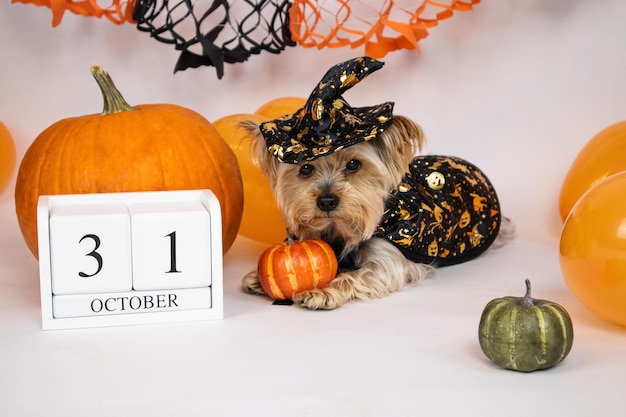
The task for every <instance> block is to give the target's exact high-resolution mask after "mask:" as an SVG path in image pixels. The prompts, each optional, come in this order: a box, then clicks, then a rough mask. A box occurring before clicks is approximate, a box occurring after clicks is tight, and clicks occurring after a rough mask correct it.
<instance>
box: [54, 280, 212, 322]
mask: <svg viewBox="0 0 626 417" xmlns="http://www.w3.org/2000/svg"><path fill="white" fill-rule="evenodd" d="M52 305H53V311H54V317H55V318H66V317H88V316H106V315H114V314H137V313H154V312H162V311H180V310H194V309H207V308H211V288H210V287H204V288H187V289H174V290H156V291H129V292H122V293H107V294H78V295H55V296H54V297H53V298H52Z"/></svg>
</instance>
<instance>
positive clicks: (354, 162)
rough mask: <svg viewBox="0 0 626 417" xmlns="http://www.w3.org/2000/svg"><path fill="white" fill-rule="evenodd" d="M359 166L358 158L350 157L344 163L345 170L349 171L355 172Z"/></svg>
mask: <svg viewBox="0 0 626 417" xmlns="http://www.w3.org/2000/svg"><path fill="white" fill-rule="evenodd" d="M359 168H361V161H359V160H358V159H351V160H349V161H348V163H347V164H346V171H347V172H349V173H353V172H357V171H358V170H359Z"/></svg>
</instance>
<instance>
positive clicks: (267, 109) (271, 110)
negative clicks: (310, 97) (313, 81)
mask: <svg viewBox="0 0 626 417" xmlns="http://www.w3.org/2000/svg"><path fill="white" fill-rule="evenodd" d="M305 104H306V99H305V98H302V97H278V98H275V99H273V100H270V101H268V102H267V103H265V104H263V105H261V107H259V108H258V109H256V111H255V112H254V113H255V114H258V115H261V116H265V117H267V118H268V119H277V118H279V117H280V116H284V115H286V114H293V113H295V112H296V111H297V110H298V109H300V108H301V107H304V105H305Z"/></svg>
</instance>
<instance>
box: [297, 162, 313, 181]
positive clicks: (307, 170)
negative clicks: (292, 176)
mask: <svg viewBox="0 0 626 417" xmlns="http://www.w3.org/2000/svg"><path fill="white" fill-rule="evenodd" d="M314 171H315V167H314V166H313V165H310V164H304V165H302V166H301V167H300V176H301V177H304V178H307V177H310V176H311V175H313V172H314Z"/></svg>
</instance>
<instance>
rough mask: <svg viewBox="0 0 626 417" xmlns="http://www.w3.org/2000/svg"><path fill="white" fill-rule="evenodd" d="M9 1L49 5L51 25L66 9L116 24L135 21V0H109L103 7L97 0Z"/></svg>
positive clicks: (61, 16) (58, 20) (58, 22)
mask: <svg viewBox="0 0 626 417" xmlns="http://www.w3.org/2000/svg"><path fill="white" fill-rule="evenodd" d="M11 3H26V4H34V5H35V6H46V7H49V8H50V10H52V27H56V26H58V25H59V24H60V23H61V20H62V19H63V15H64V14H65V11H66V10H69V11H70V12H72V13H75V14H78V15H81V16H93V17H98V18H101V17H106V18H107V19H109V20H110V21H111V22H113V23H116V24H118V25H119V24H122V23H124V22H130V23H135V20H134V19H133V11H134V9H135V0H111V4H110V5H109V6H108V7H104V8H102V7H100V5H99V4H98V1H97V0H11Z"/></svg>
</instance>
